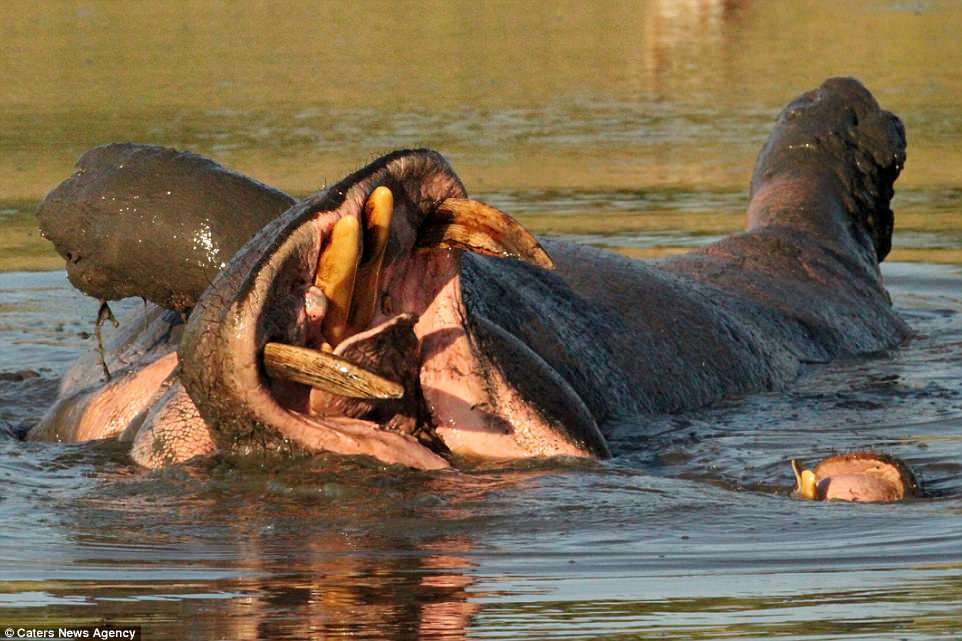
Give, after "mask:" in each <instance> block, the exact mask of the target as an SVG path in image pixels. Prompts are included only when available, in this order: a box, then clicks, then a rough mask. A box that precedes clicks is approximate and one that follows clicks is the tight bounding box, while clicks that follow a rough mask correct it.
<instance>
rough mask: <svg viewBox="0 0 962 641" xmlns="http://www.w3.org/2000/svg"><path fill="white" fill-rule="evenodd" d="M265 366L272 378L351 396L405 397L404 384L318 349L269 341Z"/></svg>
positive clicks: (265, 348)
mask: <svg viewBox="0 0 962 641" xmlns="http://www.w3.org/2000/svg"><path fill="white" fill-rule="evenodd" d="M264 368H265V369H266V370H267V374H268V376H270V377H271V378H280V379H284V380H288V381H294V382H296V383H303V384H304V385H310V386H311V387H315V388H317V389H319V390H323V391H325V392H330V393H332V394H338V395H340V396H349V397H351V398H379V399H389V398H401V397H402V396H404V387H402V386H401V385H399V384H398V383H395V382H394V381H389V380H388V379H386V378H383V377H381V376H378V375H377V374H375V373H373V372H369V371H367V370H366V369H363V368H361V367H358V366H357V365H354V364H353V363H351V362H350V361H346V360H344V359H343V358H340V357H338V356H335V355H334V354H328V353H326V352H321V351H318V350H314V349H309V348H306V347H297V346H295V345H286V344H284V343H267V344H266V345H265V346H264Z"/></svg>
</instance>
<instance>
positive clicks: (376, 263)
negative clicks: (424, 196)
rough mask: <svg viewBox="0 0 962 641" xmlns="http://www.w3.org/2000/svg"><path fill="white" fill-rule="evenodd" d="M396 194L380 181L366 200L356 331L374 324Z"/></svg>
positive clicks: (353, 321) (356, 290) (352, 326)
mask: <svg viewBox="0 0 962 641" xmlns="http://www.w3.org/2000/svg"><path fill="white" fill-rule="evenodd" d="M393 215H394V194H392V193H391V190H390V189H388V188H387V187H385V186H383V185H381V186H380V187H378V188H377V189H375V190H374V191H372V192H371V195H370V196H368V198H367V202H366V203H364V257H363V259H362V262H361V266H360V267H358V270H357V280H356V281H355V283H356V284H355V286H354V302H353V303H352V305H351V320H350V332H351V333H352V334H353V333H356V332H359V331H361V330H363V329H365V328H367V326H368V325H370V324H371V319H372V318H374V313H375V307H376V305H377V300H378V287H379V285H380V281H381V267H382V265H383V264H384V252H385V250H386V249H387V243H388V240H389V239H390V237H391V218H392V216H393Z"/></svg>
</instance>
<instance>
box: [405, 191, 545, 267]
mask: <svg viewBox="0 0 962 641" xmlns="http://www.w3.org/2000/svg"><path fill="white" fill-rule="evenodd" d="M417 245H418V247H420V248H423V249H437V248H440V249H454V248H456V249H466V250H468V251H472V252H476V253H478V254H485V255H488V256H498V257H501V258H515V259H517V260H520V261H524V262H526V263H531V264H532V265H537V266H539V267H543V268H545V269H553V268H554V263H553V262H552V261H551V257H550V256H548V253H547V252H546V251H545V250H544V248H543V247H542V246H541V244H540V243H539V242H538V241H537V240H536V239H535V237H534V236H532V235H531V232H529V231H528V230H527V229H525V228H524V227H523V226H522V225H521V223H519V222H518V221H516V220H515V219H514V218H512V217H511V216H509V215H508V214H506V213H504V212H503V211H501V210H500V209H496V208H494V207H492V206H491V205H487V204H485V203H482V202H479V201H477V200H468V199H466V198H448V199H446V200H444V201H442V202H441V204H440V205H438V207H437V209H435V210H434V212H433V213H432V214H431V215H430V216H429V217H428V219H427V220H426V221H425V223H424V224H423V225H422V226H421V230H420V232H419V235H418V242H417Z"/></svg>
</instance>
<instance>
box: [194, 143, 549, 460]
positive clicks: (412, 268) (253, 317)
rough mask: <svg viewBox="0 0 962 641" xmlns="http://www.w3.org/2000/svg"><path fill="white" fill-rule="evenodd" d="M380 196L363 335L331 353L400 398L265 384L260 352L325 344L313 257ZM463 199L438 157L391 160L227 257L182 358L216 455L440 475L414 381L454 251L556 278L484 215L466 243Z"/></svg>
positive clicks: (543, 260) (408, 154)
mask: <svg viewBox="0 0 962 641" xmlns="http://www.w3.org/2000/svg"><path fill="white" fill-rule="evenodd" d="M380 187H387V188H388V189H390V191H391V192H392V193H393V194H394V199H395V206H394V214H393V219H392V222H391V225H390V239H389V241H388V244H387V247H386V250H385V252H384V254H385V256H384V264H383V268H382V270H381V275H380V283H381V284H380V285H379V286H378V287H379V289H378V296H377V301H376V304H375V305H374V310H373V313H372V318H370V320H369V322H366V323H365V326H364V327H362V328H354V329H355V330H360V331H356V333H354V335H352V336H349V337H348V338H346V339H344V340H343V341H342V342H340V343H339V344H337V345H335V347H334V350H333V353H334V356H335V357H337V356H341V357H344V358H345V359H347V360H348V361H349V362H352V363H354V364H356V365H357V366H358V367H360V368H361V369H362V370H368V371H372V372H373V373H375V374H378V375H383V376H384V378H385V379H386V380H388V381H394V382H395V383H397V384H398V385H401V386H403V388H404V392H405V393H404V397H403V398H401V399H398V400H396V401H388V402H371V401H369V400H364V399H351V398H345V397H343V396H340V395H337V394H331V393H330V392H329V391H323V390H317V389H314V390H312V389H311V388H309V387H307V386H305V385H303V384H301V383H296V382H295V383H291V382H289V381H284V380H279V379H278V378H277V377H276V376H275V377H273V378H272V377H271V376H269V375H268V371H267V368H265V363H264V358H263V354H264V351H265V346H266V345H268V344H272V343H273V344H281V345H288V346H294V347H295V349H296V348H297V347H298V346H301V347H303V346H305V345H307V346H309V347H317V346H318V345H319V343H320V342H321V341H320V340H319V339H318V336H317V332H318V329H317V328H318V324H317V319H316V318H314V317H313V316H312V313H311V309H310V308H311V305H312V303H311V300H312V297H315V298H316V297H318V296H319V294H318V293H317V287H316V286H315V285H314V277H315V275H316V273H317V271H318V264H319V257H321V258H322V259H323V252H325V251H327V248H328V247H330V246H331V244H332V243H333V242H334V240H335V236H336V232H337V230H336V226H337V225H338V224H339V221H344V220H346V219H349V218H352V217H353V218H355V219H358V220H361V219H362V216H363V213H362V212H363V211H364V207H365V204H366V203H368V199H369V198H370V197H371V195H372V193H373V192H374V191H375V190H376V189H378V188H380ZM452 199H453V200H452ZM465 199H466V194H465V190H464V186H463V185H462V183H461V181H460V180H459V179H458V178H457V176H456V175H455V174H454V172H453V171H452V170H451V169H450V167H449V166H448V164H447V162H446V161H445V160H444V159H443V157H441V156H440V155H439V154H437V153H436V152H431V151H427V150H416V151H401V152H395V153H393V154H390V155H388V156H385V157H384V158H382V159H380V160H379V161H377V162H375V163H373V164H372V165H369V166H368V167H366V168H364V169H362V170H360V171H358V172H356V173H355V174H353V175H351V176H349V177H347V178H346V179H344V180H343V181H341V182H340V183H338V184H337V185H334V186H333V187H331V188H329V189H327V190H325V191H322V192H320V193H318V194H317V195H315V196H313V197H310V198H308V199H306V200H304V201H302V202H300V203H298V204H296V205H295V206H293V207H292V208H291V209H289V210H288V211H287V212H285V213H284V214H283V215H282V216H280V217H279V218H278V219H277V220H275V221H274V222H272V223H270V224H269V225H267V226H266V227H264V228H263V229H262V230H261V231H260V232H259V233H258V234H257V235H255V236H254V237H253V238H252V239H251V240H250V241H249V242H248V243H247V244H246V245H245V246H244V247H243V248H242V249H241V250H240V251H239V252H238V253H237V254H236V255H235V256H234V257H233V259H232V260H231V261H230V263H229V264H228V265H227V266H226V267H225V268H224V269H223V270H222V271H221V272H220V273H219V274H218V276H217V278H216V279H215V280H214V282H213V283H212V284H211V286H210V287H209V288H208V290H207V291H206V292H205V293H204V295H203V296H202V297H201V298H200V300H199V301H198V304H197V306H196V307H195V308H194V310H193V311H192V313H191V316H190V319H189V321H188V324H187V328H186V330H185V334H184V338H183V340H182V341H181V344H180V349H179V355H180V360H181V363H182V365H181V367H182V371H181V378H182V380H183V382H184V385H185V387H186V389H187V391H188V393H189V394H190V396H191V398H192V399H193V401H194V403H195V404H196V406H197V408H198V411H199V412H200V414H201V416H202V417H203V418H204V419H205V421H206V422H207V424H208V425H209V426H210V428H211V433H212V435H213V437H214V440H215V441H216V442H217V444H218V446H219V447H222V448H232V449H238V448H240V449H246V448H255V447H279V446H283V445H284V444H290V445H294V446H297V447H300V448H304V449H307V450H310V451H319V450H326V451H331V452H335V453H342V454H366V455H370V456H374V457H375V458H378V459H380V460H382V461H384V462H387V463H399V464H404V465H408V466H411V467H416V468H423V469H436V468H441V467H447V466H448V462H447V460H446V459H445V458H444V457H443V456H442V455H441V454H443V453H444V452H445V451H446V450H445V448H444V446H443V445H441V443H440V441H439V440H438V439H436V438H432V434H431V431H432V429H431V428H432V424H431V423H432V422H431V418H430V417H429V414H428V412H427V411H426V409H425V403H424V399H423V397H422V395H421V392H420V387H419V376H420V366H421V363H422V362H423V359H424V358H425V357H426V356H428V354H425V353H422V341H421V338H422V337H423V336H425V335H426V334H430V333H432V331H434V329H435V327H434V325H435V324H436V323H435V321H434V320H432V319H434V318H436V317H437V313H436V312H433V311H431V310H434V309H435V308H437V306H438V301H439V300H440V299H445V298H447V299H451V300H448V302H447V304H446V305H442V306H444V307H445V308H446V309H447V308H451V307H454V308H457V307H458V305H459V304H460V301H459V300H457V299H458V292H457V288H456V287H455V288H452V287H450V283H451V281H452V280H455V279H456V275H457V270H458V267H457V263H458V254H459V251H457V250H458V249H460V248H462V247H464V246H465V244H471V242H473V243H474V244H475V245H479V246H473V247H471V248H472V249H474V250H476V251H480V252H482V253H493V254H499V253H500V254H505V253H507V254H508V255H511V253H512V252H515V253H517V252H520V253H521V254H526V255H527V256H528V257H529V259H530V260H531V262H536V263H539V264H542V265H543V266H548V265H550V259H548V258H547V255H546V254H544V252H543V250H541V248H540V246H538V245H537V242H536V241H534V240H533V238H530V236H527V237H526V236H525V235H526V234H527V232H524V234H520V233H512V232H513V231H515V230H512V229H508V230H507V232H505V235H506V236H508V237H510V238H514V239H521V240H520V245H519V244H518V243H515V244H514V245H512V243H511V242H499V239H498V238H497V236H498V232H499V229H498V227H499V225H498V224H497V222H498V219H497V217H495V218H490V219H486V218H485V216H487V215H488V214H487V213H485V212H483V211H482V212H481V213H480V214H479V216H480V218H481V219H483V220H493V221H494V224H493V225H487V223H483V224H481V227H484V230H482V231H483V233H481V234H480V236H479V237H480V238H481V240H480V241H470V242H467V243H466V241H465V239H464V233H463V232H464V230H463V229H461V228H460V227H459V226H458V225H455V224H451V223H452V221H454V222H456V219H457V217H458V215H459V213H458V211H456V209H457V208H458V207H460V206H464V203H465V202H471V201H466V200H465ZM443 203H448V205H447V206H446V207H441V206H440V205H442V204H443ZM452 210H455V211H452ZM439 211H440V214H439ZM494 211H496V210H494ZM504 218H505V219H507V220H509V221H510V218H508V217H506V216H504ZM439 221H440V222H439ZM511 222H512V223H513V221H511ZM435 223H438V224H435ZM341 224H342V227H343V226H344V225H343V223H341ZM485 225H487V227H485ZM502 227H503V225H502ZM509 227H510V224H509ZM446 229H449V230H451V231H450V232H445V231H444V230H446ZM518 229H521V228H520V226H518ZM501 231H504V230H503V229H501ZM425 237H429V240H428V241H425ZM488 241H491V242H490V243H488ZM425 244H431V245H432V248H431V250H430V251H425V247H424V245H425ZM452 250H454V251H452ZM323 306H324V307H326V303H325V305H323ZM328 314H330V310H328ZM325 327H326V325H325ZM326 336H327V335H326ZM327 337H328V338H329V336H327ZM432 344H434V343H433V342H432ZM424 349H425V350H430V349H431V348H430V347H425V348H424ZM273 373H274V374H276V372H273ZM425 443H426V444H425Z"/></svg>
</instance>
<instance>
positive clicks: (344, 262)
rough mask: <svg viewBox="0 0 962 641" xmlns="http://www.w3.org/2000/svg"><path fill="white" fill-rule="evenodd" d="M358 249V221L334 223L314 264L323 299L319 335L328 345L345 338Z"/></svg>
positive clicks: (353, 218) (316, 282)
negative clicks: (324, 300)
mask: <svg viewBox="0 0 962 641" xmlns="http://www.w3.org/2000/svg"><path fill="white" fill-rule="evenodd" d="M361 245H362V241H361V223H360V221H358V219H357V218H355V217H354V216H345V217H344V218H341V219H340V220H338V221H337V222H336V223H334V227H333V228H332V229H331V235H330V240H329V241H328V243H327V246H326V247H324V249H323V250H321V255H320V257H319V258H318V260H317V274H316V276H315V277H314V284H315V285H316V286H317V287H318V288H320V290H321V291H322V292H323V293H324V296H325V297H326V298H327V303H328V308H327V314H326V315H325V316H324V325H323V333H324V336H325V338H326V339H327V341H328V342H329V343H330V344H331V345H337V344H338V343H339V342H340V341H341V340H342V339H343V338H344V336H345V334H347V324H348V318H349V317H350V313H351V299H352V297H353V295H354V281H355V279H356V277H357V266H358V262H359V261H360V258H361V251H362V247H361Z"/></svg>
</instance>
